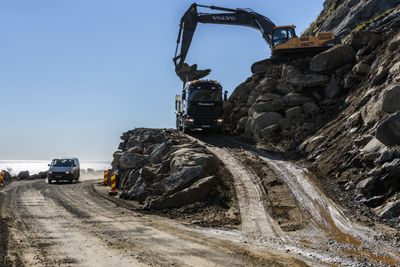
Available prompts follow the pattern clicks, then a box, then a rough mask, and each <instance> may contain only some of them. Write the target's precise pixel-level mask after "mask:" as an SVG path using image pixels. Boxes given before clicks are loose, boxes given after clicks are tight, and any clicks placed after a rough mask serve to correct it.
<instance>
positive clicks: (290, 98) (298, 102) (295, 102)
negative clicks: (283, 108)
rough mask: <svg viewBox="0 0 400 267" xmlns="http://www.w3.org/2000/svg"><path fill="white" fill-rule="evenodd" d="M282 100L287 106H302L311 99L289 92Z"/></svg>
mask: <svg viewBox="0 0 400 267" xmlns="http://www.w3.org/2000/svg"><path fill="white" fill-rule="evenodd" d="M283 101H284V102H285V104H286V105H287V106H289V107H295V106H302V105H303V104H305V103H307V102H313V101H312V99H310V98H308V97H305V96H302V95H300V94H297V93H290V94H287V95H286V96H284V97H283Z"/></svg>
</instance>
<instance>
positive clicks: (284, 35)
mask: <svg viewBox="0 0 400 267" xmlns="http://www.w3.org/2000/svg"><path fill="white" fill-rule="evenodd" d="M294 37H297V36H296V31H295V26H294V25H289V26H279V27H274V28H273V30H272V46H273V47H275V46H277V45H281V44H285V43H287V42H288V41H289V40H290V39H292V38H294Z"/></svg>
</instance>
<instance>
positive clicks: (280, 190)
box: [232, 149, 304, 231]
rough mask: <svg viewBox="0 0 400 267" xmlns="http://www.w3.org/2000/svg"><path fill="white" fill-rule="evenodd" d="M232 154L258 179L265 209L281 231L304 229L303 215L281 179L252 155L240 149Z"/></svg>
mask: <svg viewBox="0 0 400 267" xmlns="http://www.w3.org/2000/svg"><path fill="white" fill-rule="evenodd" d="M232 152H233V153H235V155H237V159H239V160H240V161H241V162H242V163H243V164H244V165H246V166H248V167H249V168H250V169H251V170H252V172H253V173H254V175H255V176H256V177H258V179H259V182H260V183H261V184H262V186H263V188H264V190H265V195H266V198H267V199H266V204H267V205H266V207H267V209H268V211H269V213H270V214H271V216H272V217H273V218H274V219H275V220H276V221H277V222H278V224H279V225H280V227H281V228H282V230H284V231H296V230H300V229H302V228H304V222H303V218H304V215H303V214H302V212H301V210H300V209H299V207H298V206H297V204H296V200H295V198H294V196H293V195H292V193H291V192H290V190H289V188H287V186H286V185H285V183H284V182H283V181H282V179H280V178H279V177H278V176H277V175H276V174H275V172H274V171H273V170H272V169H271V168H270V167H269V166H268V165H267V164H266V163H265V162H263V161H262V160H260V159H259V158H258V157H257V156H255V155H254V154H252V153H250V152H248V151H245V150H241V149H233V150H232Z"/></svg>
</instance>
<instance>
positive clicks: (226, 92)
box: [224, 91, 228, 101]
mask: <svg viewBox="0 0 400 267" xmlns="http://www.w3.org/2000/svg"><path fill="white" fill-rule="evenodd" d="M227 100H228V91H225V92H224V101H227Z"/></svg>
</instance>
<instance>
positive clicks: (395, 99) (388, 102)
mask: <svg viewBox="0 0 400 267" xmlns="http://www.w3.org/2000/svg"><path fill="white" fill-rule="evenodd" d="M398 110H400V85H391V86H389V87H388V88H387V89H386V90H385V91H384V93H383V102H382V111H385V112H387V113H393V112H396V111H398Z"/></svg>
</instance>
